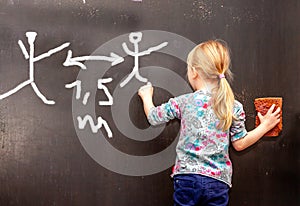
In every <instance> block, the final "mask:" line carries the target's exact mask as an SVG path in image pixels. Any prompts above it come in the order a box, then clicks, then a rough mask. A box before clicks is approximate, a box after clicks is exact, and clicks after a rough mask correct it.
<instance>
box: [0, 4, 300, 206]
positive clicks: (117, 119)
mask: <svg viewBox="0 0 300 206" xmlns="http://www.w3.org/2000/svg"><path fill="white" fill-rule="evenodd" d="M299 18H300V3H299V1H296V0H287V1H284V2H283V1H279V0H272V1H271V0H267V1H264V0H253V1H245V0H239V1H235V0H228V1H219V0H218V1H209V0H186V1H179V0H173V1H157V0H143V1H132V0H118V1H117V0H102V1H96V0H83V1H81V0H65V1H59V0H55V1H51V0H44V1H19V0H2V1H0V74H1V75H0V99H1V100H0V184H1V187H0V205H22V206H24V205H25V206H26V205H30V206H32V205H101V206H111V205H120V206H127V205H143V206H148V205H149V206H150V205H151V206H153V205H173V200H172V195H173V183H172V179H171V177H170V174H171V167H172V164H173V158H174V155H175V153H174V152H175V151H174V147H175V145H176V140H177V135H178V131H179V127H180V123H179V121H176V120H175V121H172V122H170V123H167V124H166V125H163V126H161V127H156V128H152V127H149V124H148V122H147V120H146V117H145V115H144V113H143V108H142V102H141V100H140V99H139V97H138V95H137V89H138V88H139V87H140V86H142V85H144V84H145V83H146V82H147V81H150V82H151V83H152V84H153V85H154V87H155V92H154V93H155V95H154V102H155V103H156V104H160V103H162V102H164V101H167V100H168V99H169V98H170V97H172V96H174V95H175V96H176V95H179V94H181V93H185V92H189V91H191V89H190V88H189V86H188V83H187V81H186V64H185V58H186V56H187V53H188V51H189V50H190V49H191V48H192V47H193V46H194V45H195V44H197V43H200V42H202V41H205V40H208V39H223V40H225V41H226V42H227V43H228V45H229V46H230V48H231V56H232V71H233V73H234V77H235V79H234V81H233V82H232V86H233V89H234V91H235V95H236V98H237V99H238V100H239V101H240V102H242V103H243V105H244V109H245V111H246V115H247V122H246V124H247V128H248V130H251V129H253V128H254V121H255V109H254V105H253V101H254V99H255V98H257V97H268V96H279V97H283V132H282V133H281V135H280V136H279V137H275V138H270V137H265V138H263V139H262V140H260V141H259V142H258V143H257V144H255V145H254V146H252V147H250V148H249V149H247V150H245V151H243V152H236V151H235V150H234V149H232V148H231V150H230V153H231V159H232V161H233V167H234V175H233V187H232V189H231V190H230V202H229V205H231V206H234V205H238V206H241V205H263V206H266V205H272V206H275V205H278V206H282V205H299V204H300V197H299V193H300V177H299V175H298V173H299V172H300V152H299V149H298V148H299V146H300V109H299V104H300V62H299V56H300V52H299V51H300V47H299V45H300V36H299V32H300V23H299V21H297V20H298V19H299ZM130 74H131V76H130Z"/></svg>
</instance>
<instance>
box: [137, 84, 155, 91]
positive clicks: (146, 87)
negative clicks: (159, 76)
mask: <svg viewBox="0 0 300 206" xmlns="http://www.w3.org/2000/svg"><path fill="white" fill-rule="evenodd" d="M150 87H152V84H151V82H148V83H147V84H146V85H144V86H142V87H141V88H140V89H139V91H141V90H144V89H148V88H150Z"/></svg>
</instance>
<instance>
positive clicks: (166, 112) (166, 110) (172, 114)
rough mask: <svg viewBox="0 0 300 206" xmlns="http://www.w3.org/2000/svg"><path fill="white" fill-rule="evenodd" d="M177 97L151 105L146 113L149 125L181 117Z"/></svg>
mask: <svg viewBox="0 0 300 206" xmlns="http://www.w3.org/2000/svg"><path fill="white" fill-rule="evenodd" d="M178 100H179V99H178V98H171V99H170V100H169V101H168V102H167V103H164V104H162V105H160V106H157V107H152V108H151V109H150V112H149V114H148V117H147V118H148V121H149V123H150V124H151V125H159V124H163V123H166V122H168V121H170V120H171V119H174V118H178V119H180V118H181V112H180V106H179V103H178V102H179V101H178Z"/></svg>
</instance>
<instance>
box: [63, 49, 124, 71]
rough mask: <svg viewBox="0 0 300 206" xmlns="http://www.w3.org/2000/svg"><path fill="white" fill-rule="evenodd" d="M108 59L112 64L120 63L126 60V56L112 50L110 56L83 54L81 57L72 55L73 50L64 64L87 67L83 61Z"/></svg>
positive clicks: (69, 52)
mask: <svg viewBox="0 0 300 206" xmlns="http://www.w3.org/2000/svg"><path fill="white" fill-rule="evenodd" d="M88 60H89V61H108V62H111V65H112V66H115V65H117V64H120V63H121V62H123V61H124V58H123V57H121V56H119V55H117V54H115V53H113V52H111V53H110V57H108V56H81V57H72V51H71V50H69V51H68V55H67V58H66V60H65V62H64V63H63V65H64V66H66V67H68V66H79V67H80V68H81V69H86V66H85V65H84V64H83V63H81V62H82V61H88Z"/></svg>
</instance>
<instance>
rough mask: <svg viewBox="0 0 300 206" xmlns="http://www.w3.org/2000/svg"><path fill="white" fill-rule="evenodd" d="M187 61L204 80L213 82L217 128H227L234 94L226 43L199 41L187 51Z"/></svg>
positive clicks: (230, 122)
mask: <svg viewBox="0 0 300 206" xmlns="http://www.w3.org/2000/svg"><path fill="white" fill-rule="evenodd" d="M187 61H188V64H189V65H191V66H193V67H194V68H196V69H197V71H198V72H199V74H200V75H201V76H202V77H203V78H201V79H202V80H204V82H205V81H208V82H215V85H216V87H215V89H214V90H213V94H212V95H213V96H212V106H213V110H214V113H215V115H216V116H217V118H218V119H219V124H218V126H217V128H218V129H222V130H223V131H225V130H228V129H229V128H230V126H231V124H232V119H233V118H234V117H233V106H234V94H233V91H232V89H231V87H230V85H229V82H228V80H231V79H232V73H231V71H230V69H229V67H230V55H229V49H228V47H227V46H226V43H225V42H224V41H220V40H215V41H213V40H210V41H207V42H204V43H201V44H199V45H198V46H196V47H195V48H194V49H193V50H192V51H191V52H190V53H189V55H188V59H187ZM225 76H226V78H225Z"/></svg>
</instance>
